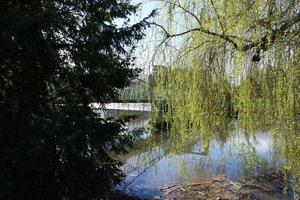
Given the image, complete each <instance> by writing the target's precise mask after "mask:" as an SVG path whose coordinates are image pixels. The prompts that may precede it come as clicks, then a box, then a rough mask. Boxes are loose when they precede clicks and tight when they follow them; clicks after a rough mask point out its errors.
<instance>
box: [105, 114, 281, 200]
mask: <svg viewBox="0 0 300 200" xmlns="http://www.w3.org/2000/svg"><path fill="white" fill-rule="evenodd" d="M102 115H104V116H110V117H115V116H124V115H127V116H128V115H135V116H136V118H135V119H133V120H131V121H130V122H129V123H127V129H128V131H132V130H135V129H137V128H143V131H144V134H143V135H142V137H141V139H140V140H139V141H138V142H137V143H136V144H135V145H134V147H133V148H131V149H129V152H128V153H127V154H125V155H115V159H119V160H121V161H123V162H124V163H125V165H124V166H123V168H122V169H123V171H124V173H125V174H126V177H125V180H124V181H123V183H122V184H120V185H118V186H117V187H116V190H118V191H119V192H122V193H126V194H129V195H134V196H138V197H142V198H156V197H159V196H160V193H161V188H163V187H165V186H169V185H172V184H179V183H180V184H182V183H191V182H199V181H201V180H203V179H204V178H208V177H214V176H217V175H218V174H223V175H225V176H227V177H228V178H230V179H232V180H236V179H239V178H241V177H244V176H247V175H250V174H253V173H255V172H258V171H260V170H261V171H263V170H266V169H276V168H279V167H280V166H282V165H283V164H284V162H285V159H284V157H281V156H280V154H279V153H277V152H276V150H275V149H274V147H273V146H274V145H273V139H272V132H271V131H267V130H264V131H258V132H256V133H255V134H254V135H253V134H252V135H251V136H250V135H248V134H247V133H245V131H243V130H241V129H240V128H239V124H238V121H233V122H232V127H233V128H232V129H231V130H230V134H228V135H227V136H226V137H223V136H218V135H216V136H215V137H213V138H212V139H211V140H210V143H209V147H208V151H207V152H203V142H202V141H201V138H198V137H197V136H193V137H191V138H189V139H188V140H184V141H182V142H181V143H180V144H179V142H178V141H177V140H176V141H172V139H171V138H170V137H168V135H167V133H166V132H161V131H160V132H159V133H158V130H154V129H152V128H151V127H152V126H151V125H152V124H151V113H150V112H148V111H146V112H144V111H121V110H107V111H106V112H105V113H102Z"/></svg>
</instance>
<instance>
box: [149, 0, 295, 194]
mask: <svg viewBox="0 0 300 200" xmlns="http://www.w3.org/2000/svg"><path fill="white" fill-rule="evenodd" d="M160 2H161V16H162V19H160V20H159V23H158V22H153V24H154V25H155V26H156V27H157V28H158V29H159V30H160V31H161V33H162V35H163V38H162V41H161V43H160V44H159V45H158V47H157V51H156V53H155V58H154V59H153V60H154V62H158V64H163V65H165V66H167V67H166V68H159V69H157V71H156V72H155V78H154V80H155V84H154V86H153V87H154V88H153V92H152V102H153V104H154V105H156V106H158V107H163V109H162V110H163V111H164V115H163V118H164V120H165V121H167V122H168V123H169V124H171V126H170V127H171V128H170V130H169V133H170V137H171V138H173V140H174V148H175V149H176V148H178V149H180V148H182V146H176V145H178V144H182V143H180V142H176V141H182V140H188V138H190V137H194V136H199V137H201V138H202V141H203V151H204V152H206V151H208V149H209V143H210V140H211V139H212V137H216V135H218V134H222V131H223V132H226V131H224V130H226V128H227V125H228V121H230V119H231V118H233V117H238V118H239V124H240V126H241V127H242V128H244V130H245V131H247V132H249V133H254V132H255V131H257V130H261V129H262V128H264V127H269V128H271V129H273V132H274V145H275V146H276V147H277V148H278V149H279V150H280V152H281V153H282V154H284V155H285V156H286V157H287V162H286V169H287V171H289V172H291V173H292V174H293V175H294V176H295V177H296V178H298V179H299V178H300V159H299V158H300V130H299V122H297V117H298V116H299V114H300V44H299V43H300V42H299V41H300V1H298V0H256V1H254V0H193V1H192V0H173V1H171V0H161V1H160ZM298 191H299V187H298Z"/></svg>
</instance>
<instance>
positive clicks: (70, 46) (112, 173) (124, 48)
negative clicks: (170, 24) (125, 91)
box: [0, 0, 154, 200]
mask: <svg viewBox="0 0 300 200" xmlns="http://www.w3.org/2000/svg"><path fill="white" fill-rule="evenodd" d="M136 11H137V6H134V5H132V4H131V3H130V0H90V1H86V0H22V1H21V0H17V1H12V0H8V1H1V3H0V158H1V160H0V169H1V170H0V199H31V200H35V199H51V200H54V199H99V198H103V197H105V196H106V193H107V192H108V191H109V190H110V189H111V188H112V187H113V185H114V184H116V183H118V182H119V181H120V179H121V177H122V173H121V172H120V170H119V168H118V166H119V165H120V164H121V163H119V162H117V161H114V160H113V159H111V158H110V157H109V155H108V153H107V151H108V150H113V151H122V150H124V145H126V144H130V143H131V140H130V138H128V137H126V135H125V136H124V134H123V135H122V134H120V132H122V131H123V130H122V126H121V124H120V123H119V122H117V121H106V120H105V119H100V118H99V117H98V116H96V115H95V114H94V112H93V111H92V109H91V108H90V107H89V104H90V103H92V102H99V103H102V104H103V103H105V102H107V101H111V100H113V99H114V98H116V97H117V91H118V89H119V88H123V87H124V86H126V85H127V84H129V81H130V79H132V78H134V77H135V75H136V74H137V70H133V69H131V68H129V66H130V65H131V64H132V61H133V57H132V52H133V50H134V46H135V42H136V41H138V40H140V39H142V38H143V36H144V34H143V30H144V29H145V28H146V27H147V24H148V23H147V19H148V18H145V19H144V20H142V21H141V22H139V23H137V24H134V25H129V16H130V15H132V14H135V13H136ZM153 15H154V12H153V13H152V14H151V15H150V16H149V17H151V16H153ZM118 19H123V20H124V25H123V26H122V27H120V26H118V24H117V23H116V22H115V21H116V20H118Z"/></svg>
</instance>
